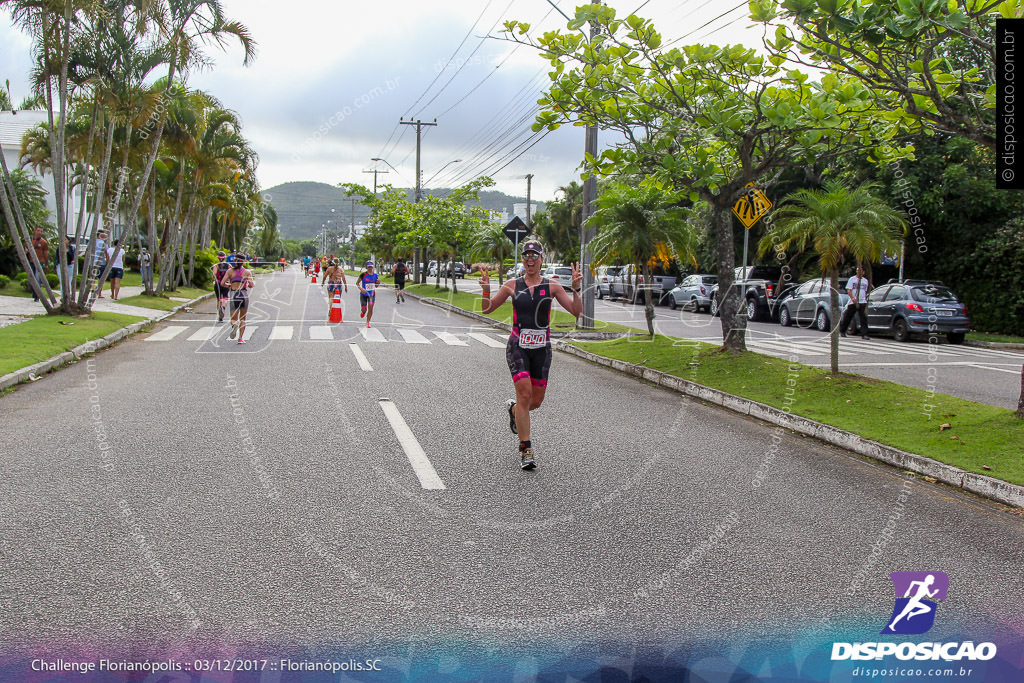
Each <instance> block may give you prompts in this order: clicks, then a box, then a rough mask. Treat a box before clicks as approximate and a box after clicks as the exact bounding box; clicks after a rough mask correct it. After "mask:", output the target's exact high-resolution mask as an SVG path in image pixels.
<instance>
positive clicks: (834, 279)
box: [828, 267, 842, 375]
mask: <svg viewBox="0 0 1024 683" xmlns="http://www.w3.org/2000/svg"><path fill="white" fill-rule="evenodd" d="M828 275H829V284H830V285H831V287H830V289H831V290H832V292H831V293H830V294H829V302H828V305H829V318H830V320H831V323H832V329H831V330H830V331H829V333H828V336H829V342H828V346H829V356H830V357H831V360H830V369H831V371H832V374H833V375H838V374H839V323H840V322H842V318H841V317H840V314H839V268H838V267H836V268H833V269H832V270H831V271H830V272H829V274H828Z"/></svg>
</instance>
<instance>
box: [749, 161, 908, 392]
mask: <svg viewBox="0 0 1024 683" xmlns="http://www.w3.org/2000/svg"><path fill="white" fill-rule="evenodd" d="M875 189H876V186H875V185H874V184H873V183H870V182H866V183H862V184H861V185H859V186H857V187H855V188H853V189H850V188H849V187H847V186H846V185H844V184H843V183H842V182H841V181H838V180H829V181H826V182H825V184H824V187H823V188H822V189H819V190H807V189H803V190H797V191H796V192H794V193H792V194H791V195H789V196H788V197H787V198H786V199H785V200H784V204H783V206H782V208H780V209H779V211H778V212H777V213H776V216H775V221H774V227H773V228H772V230H771V231H770V232H769V233H768V234H766V235H765V236H764V237H763V238H761V242H760V244H759V251H760V253H761V254H765V253H767V252H768V251H776V252H777V253H782V252H784V251H785V250H786V249H788V248H789V247H790V246H794V247H796V248H797V249H798V250H800V251H803V250H805V249H807V248H808V247H810V248H812V249H813V250H814V251H815V253H817V254H818V264H819V265H820V267H821V272H822V273H828V275H829V278H830V280H831V285H832V296H831V302H830V304H831V306H830V308H831V319H832V333H831V344H830V346H831V356H832V362H831V369H832V374H833V375H835V374H838V373H839V325H838V320H839V267H840V265H841V264H842V263H843V261H844V257H846V256H851V257H853V258H854V259H856V261H857V262H858V263H864V262H867V263H870V262H872V261H877V260H878V259H879V258H881V256H882V254H883V253H890V254H892V253H896V252H897V251H899V248H900V236H901V234H902V233H903V231H904V230H905V229H906V227H907V220H906V218H905V216H904V215H903V212H901V211H898V210H896V209H894V208H892V207H891V206H889V205H888V204H886V203H885V201H883V200H881V199H879V198H878V197H876V196H875V195H874V194H873V191H874V190H875Z"/></svg>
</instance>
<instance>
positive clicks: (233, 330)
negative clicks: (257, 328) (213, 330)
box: [228, 325, 238, 339]
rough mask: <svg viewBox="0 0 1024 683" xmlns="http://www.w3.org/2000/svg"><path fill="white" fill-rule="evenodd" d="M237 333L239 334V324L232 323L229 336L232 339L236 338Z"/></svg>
mask: <svg viewBox="0 0 1024 683" xmlns="http://www.w3.org/2000/svg"><path fill="white" fill-rule="evenodd" d="M236 334H238V325H232V326H231V334H230V335H228V336H229V337H230V338H231V339H234V338H235V335H236Z"/></svg>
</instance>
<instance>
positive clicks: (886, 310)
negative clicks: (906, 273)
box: [867, 280, 971, 344]
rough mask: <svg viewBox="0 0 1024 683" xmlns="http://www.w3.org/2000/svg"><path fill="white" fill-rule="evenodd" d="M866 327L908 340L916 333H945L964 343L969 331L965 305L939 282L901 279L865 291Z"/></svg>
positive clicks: (948, 337)
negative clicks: (866, 307)
mask: <svg viewBox="0 0 1024 683" xmlns="http://www.w3.org/2000/svg"><path fill="white" fill-rule="evenodd" d="M867 316H868V329H869V330H871V331H872V332H881V333H883V334H891V335H892V336H893V337H895V339H896V341H901V342H903V341H909V340H910V337H911V336H912V335H915V334H924V335H929V336H932V335H939V334H944V335H946V340H947V341H948V342H949V343H950V344H963V343H964V337H965V336H966V335H967V333H968V332H970V331H971V318H970V316H968V314H967V306H966V305H965V304H964V303H963V302H962V301H960V299H959V298H957V296H956V294H954V293H953V291H952V290H951V289H950V288H949V287H947V286H945V285H944V284H942V283H941V282H925V281H921V280H904V281H903V282H896V283H892V284H885V285H882V286H881V287H876V288H875V289H873V290H871V292H870V293H869V294H868V310H867Z"/></svg>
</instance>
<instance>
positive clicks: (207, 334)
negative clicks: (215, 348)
mask: <svg viewBox="0 0 1024 683" xmlns="http://www.w3.org/2000/svg"><path fill="white" fill-rule="evenodd" d="M223 330H224V328H223V327H200V328H199V329H198V330H197V331H196V332H193V333H192V336H190V337H189V338H188V340H189V341H210V340H211V339H213V338H214V337H216V336H217V335H218V334H220V333H221V332H222V331H223Z"/></svg>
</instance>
